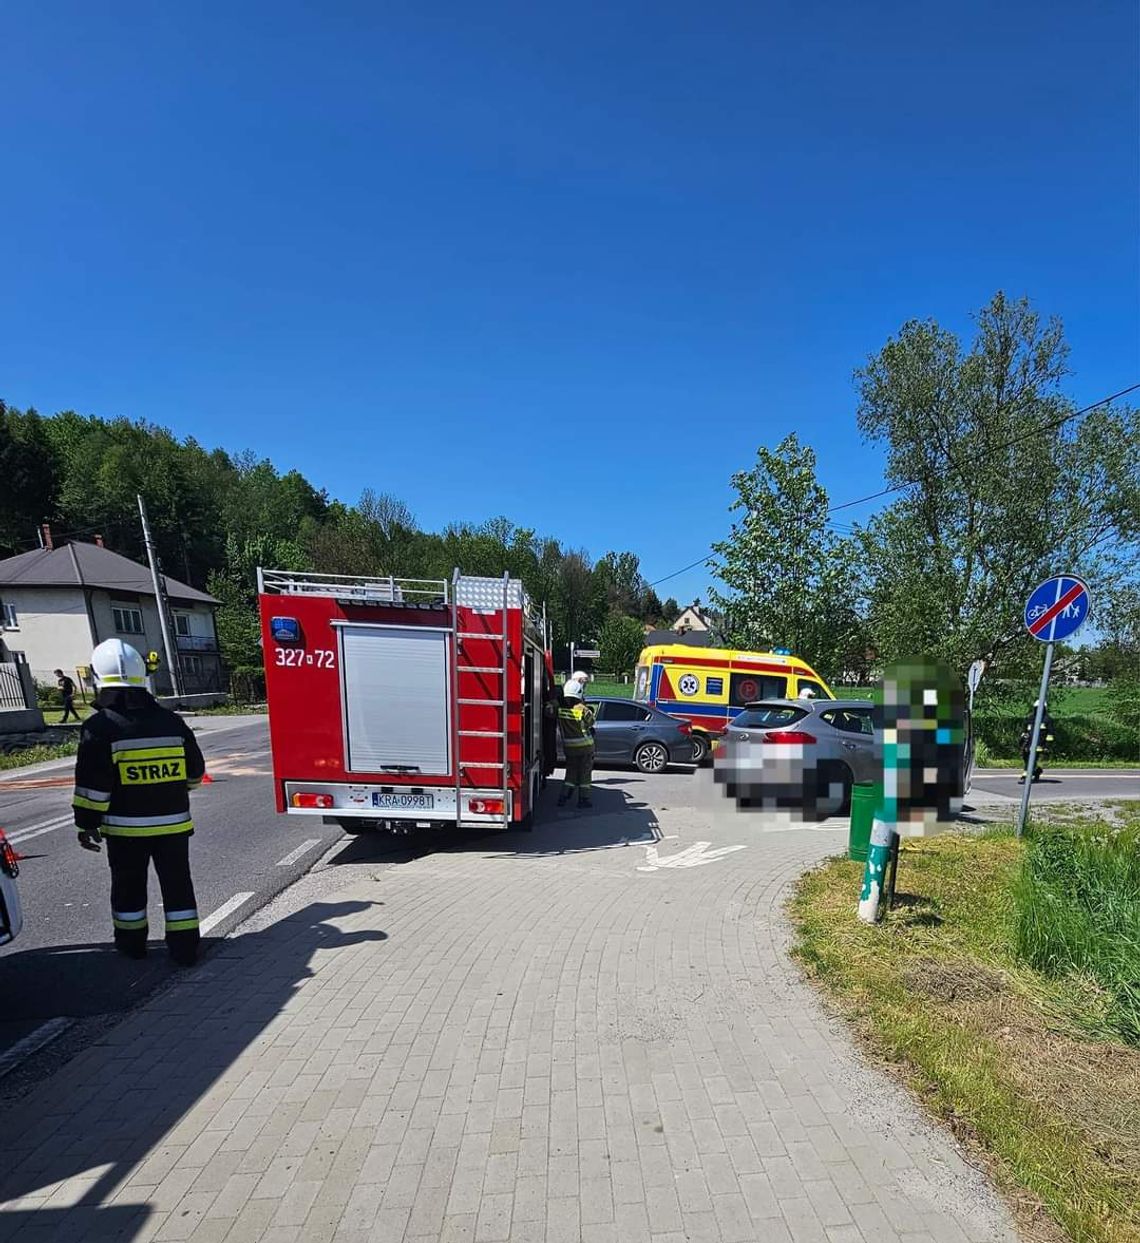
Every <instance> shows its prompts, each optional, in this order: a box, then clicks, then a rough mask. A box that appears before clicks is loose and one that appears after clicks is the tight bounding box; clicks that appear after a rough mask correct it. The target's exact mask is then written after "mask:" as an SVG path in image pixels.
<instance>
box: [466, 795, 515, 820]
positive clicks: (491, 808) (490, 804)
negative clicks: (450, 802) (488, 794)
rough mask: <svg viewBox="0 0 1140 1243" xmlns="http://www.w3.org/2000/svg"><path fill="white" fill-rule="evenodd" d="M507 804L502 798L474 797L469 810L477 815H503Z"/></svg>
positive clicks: (468, 807) (468, 806)
mask: <svg viewBox="0 0 1140 1243" xmlns="http://www.w3.org/2000/svg"><path fill="white" fill-rule="evenodd" d="M505 806H506V804H505V803H504V802H503V800H502V799H501V798H473V799H472V800H471V801H470V802H469V803H468V804H467V810H468V811H470V812H471V813H472V814H473V815H476V816H501V815H502V814H503V808H504V807H505Z"/></svg>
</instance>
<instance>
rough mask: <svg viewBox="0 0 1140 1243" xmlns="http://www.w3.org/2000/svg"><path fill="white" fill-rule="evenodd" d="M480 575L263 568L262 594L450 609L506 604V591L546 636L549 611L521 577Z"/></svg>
mask: <svg viewBox="0 0 1140 1243" xmlns="http://www.w3.org/2000/svg"><path fill="white" fill-rule="evenodd" d="M507 583H508V585H507V586H505V587H504V580H503V579H500V578H479V577H476V576H472V575H464V574H461V573H459V572H458V571H456V573H455V575H454V576H453V578H452V580H451V582H448V581H447V580H446V579H442V578H438V579H437V578H395V577H393V576H392V575H391V574H388V575H378V576H377V575H374V576H368V575H362V574H315V573H311V572H309V571H307V570H306V571H292V570H264V569H261V568H259V569H258V571H257V590H258V593H259V594H261V595H282V596H328V597H331V598H332V599H334V600H336V601H337V602H338V603H342V604H356V605H375V606H378V607H383V606H385V605H387V606H389V607H392V606H395V607H397V608H404V609H407V608H418V609H450V608H452V607H453V606H454V605H455V604H457V603H458V604H460V605H469V606H473V607H476V608H478V607H483V608H488V607H492V608H501V607H502V600H503V594H504V592H505V593H506V597H507V602H508V606H509V607H511V608H521V609H523V610H524V611H525V613H526V615H527V617H528V618H529V620H530V621H531V622H532V623H533V624H534V625H535V626H537V627H538V629H539V630H540V631H541V633H542V634H543V638H544V641H545V637H546V627H547V621H546V610H545V608H543V609H537V608H535V606H534V603H533V602H532V601H531V599H530V597H529V596H528V595H527V593H526V591H525V589H524V588H523V586H522V584H521V583H520V582H518V580H516V579H509V578H508V579H507Z"/></svg>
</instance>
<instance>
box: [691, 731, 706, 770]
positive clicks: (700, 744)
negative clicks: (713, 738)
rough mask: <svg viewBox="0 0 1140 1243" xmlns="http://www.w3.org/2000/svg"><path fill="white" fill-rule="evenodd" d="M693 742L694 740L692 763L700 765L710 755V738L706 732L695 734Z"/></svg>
mask: <svg viewBox="0 0 1140 1243" xmlns="http://www.w3.org/2000/svg"><path fill="white" fill-rule="evenodd" d="M692 742H693V758H692V763H694V764H696V765H698V767H699V766H700V765H701V764H703V763H704V762H705V760H707V759H708V757H709V740H708V739H707V738H706V737H705V736H704V734H694V735H693V736H692Z"/></svg>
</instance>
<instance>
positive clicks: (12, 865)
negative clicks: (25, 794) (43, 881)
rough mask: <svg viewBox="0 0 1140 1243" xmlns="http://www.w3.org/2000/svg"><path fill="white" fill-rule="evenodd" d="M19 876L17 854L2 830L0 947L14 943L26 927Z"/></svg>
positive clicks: (0, 850) (0, 839) (0, 837)
mask: <svg viewBox="0 0 1140 1243" xmlns="http://www.w3.org/2000/svg"><path fill="white" fill-rule="evenodd" d="M19 875H20V865H19V864H18V863H17V862H16V852H15V850H13V849H12V843H11V842H10V841H8V839H7V837H5V836H4V830H3V829H0V945H7V944H8V942H9V941H14V940H15V939H16V938H17V937H18V936H19V935H20V929H21V928H22V927H23V926H24V916H23V912H22V911H21V909H20V894H19V891H18V890H17V888H16V877H17V876H19Z"/></svg>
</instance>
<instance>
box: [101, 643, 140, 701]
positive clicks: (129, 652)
mask: <svg viewBox="0 0 1140 1243" xmlns="http://www.w3.org/2000/svg"><path fill="white" fill-rule="evenodd" d="M91 672H92V673H93V674H94V675H95V682H96V684H97V685H98V686H99V688H100V689H102V688H103V687H104V686H145V685H146V661H144V660H143V658H142V657H141V656H140V655H139V654H138V652H136V651H135V649H134V648H133V647H131V645H130V644H129V643H124V642H123V641H122V639H107V640H105V641H104V642H102V643H100V644H99V646H98V647H97V648H96V649H95V650H94V651H93V652H92V653H91Z"/></svg>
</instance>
